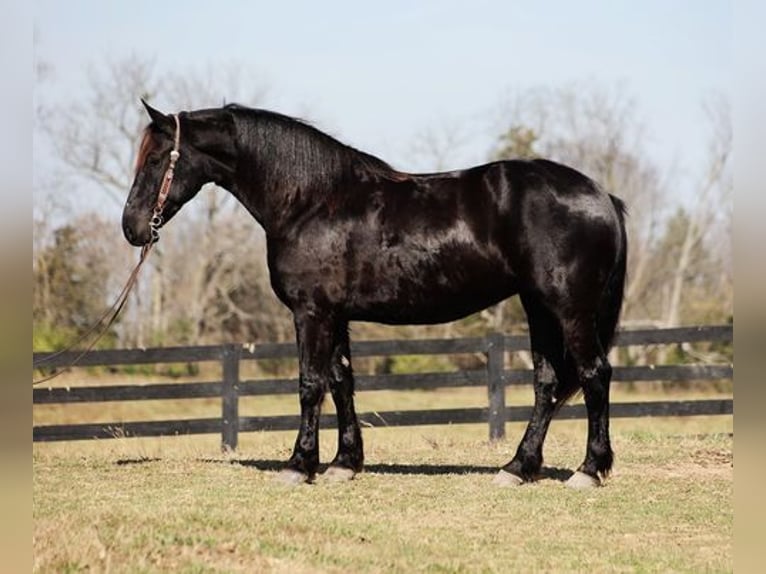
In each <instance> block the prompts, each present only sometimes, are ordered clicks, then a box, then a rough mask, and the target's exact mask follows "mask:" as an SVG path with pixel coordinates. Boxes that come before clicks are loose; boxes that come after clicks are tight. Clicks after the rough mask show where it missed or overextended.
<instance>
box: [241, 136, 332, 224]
mask: <svg viewBox="0 0 766 574" xmlns="http://www.w3.org/2000/svg"><path fill="white" fill-rule="evenodd" d="M238 143H239V145H238V149H239V150H240V156H239V158H238V162H237V163H238V169H237V176H236V178H235V181H234V183H233V185H232V186H230V187H228V189H229V191H230V192H231V193H232V194H233V195H234V196H235V197H236V198H237V199H238V200H239V202H240V203H242V205H244V207H245V208H246V209H247V210H248V211H249V212H250V213H251V214H252V215H253V217H255V219H256V220H257V221H258V222H259V223H260V224H261V226H262V227H263V228H264V229H265V230H266V233H267V235H268V234H277V235H282V234H284V232H285V226H288V225H290V224H291V222H293V221H294V220H295V218H296V217H299V216H300V214H301V213H304V212H306V211H308V210H312V209H314V208H315V207H316V205H317V204H318V203H320V202H321V203H324V202H326V200H327V197H328V195H329V194H331V193H334V192H335V191H336V190H337V188H338V181H339V177H340V171H341V165H342V164H341V160H340V159H338V157H339V156H340V154H338V157H335V158H334V157H333V154H332V152H331V153H329V154H328V160H327V161H326V162H324V163H322V164H321V165H320V166H312V165H310V164H309V163H308V162H307V158H306V155H305V154H306V151H305V149H301V148H300V147H299V146H291V145H290V143H289V142H281V145H276V146H273V147H271V148H269V150H268V157H264V154H263V149H264V147H263V144H262V143H261V142H253V141H241V142H238Z"/></svg>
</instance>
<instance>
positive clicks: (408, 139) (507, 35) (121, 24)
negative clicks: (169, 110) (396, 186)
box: [35, 0, 733, 196]
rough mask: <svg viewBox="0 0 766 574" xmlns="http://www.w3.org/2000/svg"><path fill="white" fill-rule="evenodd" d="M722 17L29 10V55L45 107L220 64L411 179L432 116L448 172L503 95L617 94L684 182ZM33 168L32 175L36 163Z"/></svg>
mask: <svg viewBox="0 0 766 574" xmlns="http://www.w3.org/2000/svg"><path fill="white" fill-rule="evenodd" d="M731 11H732V10H731V5H730V3H729V2H726V1H723V0H706V1H704V2H703V1H698V0H672V1H667V0H664V1H658V0H649V1H643V2H630V1H627V0H626V1H619V2H618V1H607V0H602V1H593V0H580V1H578V2H571V1H564V0H556V1H554V0H546V1H540V2H521V1H499V0H495V1H489V0H471V1H465V2H457V1H421V2H415V1H406V0H387V1H386V2H377V3H374V4H372V3H362V2H350V1H347V2H340V1H326V2H308V1H293V2H273V1H272V2H245V1H224V0H219V1H218V2H215V3H213V2H204V3H203V2H193V1H192V2H172V1H166V2H157V1H148V0H131V1H130V2H127V1H119V2H117V1H115V2H104V1H103V0H100V1H96V0H67V1H66V2H64V1H60V0H38V2H37V5H36V14H35V33H36V42H35V49H36V57H37V59H38V60H40V61H44V62H45V63H46V64H47V65H49V66H50V67H51V68H52V70H53V74H52V76H51V79H50V80H48V81H46V82H45V85H44V86H41V88H40V90H44V91H45V94H44V96H45V97H46V98H47V99H49V100H61V101H66V100H68V99H73V98H76V97H77V95H78V93H80V92H81V91H82V90H83V89H84V88H83V86H84V85H85V84H86V77H87V71H88V68H89V66H93V65H98V64H100V63H103V62H104V61H105V60H117V59H120V58H123V57H126V56H129V55H138V56H142V57H150V58H153V59H154V61H155V65H156V66H157V69H158V70H181V71H183V70H185V69H200V68H202V69H204V68H205V67H211V66H213V67H214V66H216V65H219V64H231V63H235V64H237V65H238V66H240V67H241V68H242V72H243V75H252V77H254V78H258V81H262V82H263V84H264V85H265V86H266V87H267V88H268V93H267V97H266V101H265V102H258V103H259V104H260V105H264V104H265V105H267V106H268V107H270V108H272V109H275V110H278V111H282V112H285V113H288V114H297V115H301V116H304V117H306V118H307V119H310V120H312V121H313V122H314V123H315V124H316V125H317V126H318V127H320V128H322V129H325V130H327V131H330V132H331V133H332V134H333V135H335V136H336V137H338V138H340V139H341V140H343V141H346V142H347V143H350V144H352V145H354V146H355V147H358V148H360V149H363V150H365V151H368V152H370V153H373V154H375V155H378V156H380V157H381V158H383V159H385V160H387V161H389V162H391V163H392V164H394V165H395V166H396V167H399V168H401V169H418V168H420V166H419V165H415V163H414V160H413V158H412V157H411V152H412V146H413V142H414V139H415V137H416V135H417V134H418V133H422V131H423V130H425V129H427V128H429V127H434V126H436V125H437V124H439V123H440V122H443V121H447V122H458V123H462V124H464V125H465V124H470V123H472V122H473V123H475V125H476V129H475V130H473V129H471V130H469V131H470V133H471V137H470V141H469V142H468V144H467V145H466V146H465V148H464V149H463V150H462V151H461V152H460V154H459V156H458V157H457V158H456V163H457V165H454V166H450V167H455V168H458V167H465V165H468V164H470V163H475V162H479V161H482V160H484V159H486V157H487V154H488V152H489V150H490V148H491V147H492V144H493V140H492V138H493V136H496V135H497V134H496V133H495V134H492V133H490V131H489V130H487V123H486V122H487V121H488V119H489V118H491V116H492V114H493V113H496V111H497V109H498V108H499V107H500V106H501V105H502V102H503V101H504V96H505V95H506V94H508V93H509V92H510V91H513V90H523V89H525V88H530V87H535V86H549V87H556V86H561V85H566V84H570V83H572V82H575V81H593V82H595V83H597V84H598V85H600V86H602V87H605V88H607V89H608V88H611V87H614V86H616V85H621V86H622V87H623V88H624V89H625V91H626V93H627V94H629V95H630V96H632V97H633V98H634V100H635V103H636V107H637V115H638V117H639V119H640V120H641V121H642V122H643V124H644V127H645V131H646V134H647V141H646V147H647V149H648V150H650V153H652V155H653V157H654V158H655V160H656V161H657V162H659V163H660V164H664V165H671V164H672V165H675V166H676V167H677V168H678V169H680V170H681V171H688V172H692V171H695V170H696V169H698V166H699V165H700V162H701V161H702V159H703V157H704V150H705V145H706V141H705V138H706V135H707V131H706V129H707V128H706V125H705V116H704V114H703V111H702V102H703V101H704V100H705V98H706V97H708V96H709V95H710V94H711V93H713V92H723V93H728V92H729V86H730V84H731V74H732V65H733V62H732V48H731V40H732V39H731V25H732V23H731V20H732V14H731ZM125 97H126V98H135V97H136V95H135V94H125ZM225 97H226V94H225V93H222V94H221V98H222V99H223V98H225ZM156 103H157V104H158V105H159V106H160V107H162V103H163V102H162V99H161V97H160V98H159V99H158V100H156ZM241 103H244V104H247V103H248V102H241ZM500 129H501V128H500V127H498V131H499V130H500ZM35 164H36V168H35V169H36V170H38V171H39V170H45V169H48V166H49V163H48V162H47V161H46V157H45V153H44V152H43V153H39V154H38V155H37V156H36V157H35ZM575 167H576V166H575ZM126 193H127V187H126ZM679 193H680V194H681V195H683V194H684V193H685V194H687V196H688V195H689V194H691V191H690V190H689V189H686V190H679Z"/></svg>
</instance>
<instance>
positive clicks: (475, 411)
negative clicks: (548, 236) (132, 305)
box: [33, 325, 734, 450]
mask: <svg viewBox="0 0 766 574" xmlns="http://www.w3.org/2000/svg"><path fill="white" fill-rule="evenodd" d="M732 338H733V327H732V326H731V325H720V326H719V325H714V326H710V325H708V326H701V327H681V328H674V329H647V330H634V331H623V332H621V333H619V335H618V337H617V341H616V343H615V345H616V346H618V347H625V346H632V345H658V344H682V343H692V342H700V341H703V342H708V341H709V342H719V343H728V342H731V341H732ZM528 349H529V342H528V339H527V337H526V336H525V335H514V336H504V335H501V334H490V335H488V336H486V337H474V338H460V339H418V340H391V341H361V342H357V343H354V344H352V347H351V353H352V356H354V357H373V356H395V355H454V354H469V353H482V354H484V355H485V356H486V367H485V368H484V369H477V370H470V371H459V372H452V373H412V374H397V375H373V376H366V375H358V376H357V377H356V388H357V391H372V390H407V389H437V388H445V387H470V386H482V387H486V388H487V397H488V405H487V407H486V408H466V409H432V410H407V411H386V412H372V413H361V414H359V418H360V421H361V422H362V424H364V425H367V426H411V425H438V424H458V423H485V424H488V426H489V436H490V438H491V439H500V438H503V437H504V436H505V424H506V422H510V421H523V420H527V419H528V418H529V417H530V415H531V411H532V409H531V407H521V406H506V394H505V390H506V387H507V386H509V385H522V384H530V383H531V382H532V371H531V370H528V369H505V353H507V352H509V353H513V352H518V351H521V350H528ZM74 357H75V353H74V352H72V353H63V354H60V355H55V356H54V355H53V354H51V353H35V354H34V360H35V362H37V361H40V360H45V361H46V362H45V364H46V368H61V367H66V366H67V365H69V364H70V362H71V361H72V360H73V358H74ZM295 357H296V351H295V346H294V345H293V344H288V343H280V344H262V345H244V346H240V345H218V346H197V347H171V348H153V349H124V350H102V351H91V352H88V353H86V354H85V355H84V356H83V357H82V358H81V359H80V360H79V362H78V365H80V366H114V365H140V364H162V363H196V362H204V361H208V362H209V361H217V362H220V363H221V365H222V377H221V380H220V381H215V382H193V383H172V384H130V385H109V386H88V387H53V386H51V387H48V388H35V389H34V391H33V403H34V404H35V405H42V404H54V403H98V402H105V401H141V400H156V399H192V398H206V397H207V398H209V397H220V398H221V417H220V418H205V419H183V420H161V421H135V422H114V423H94V424H69V425H39V426H34V427H33V440H34V441H36V442H37V441H63V440H83V439H91V438H114V437H125V436H161V435H182V434H209V433H221V440H222V446H223V448H225V449H229V450H233V449H235V448H236V447H237V441H238V435H239V433H240V432H251V431H264V430H292V429H297V427H298V421H299V419H298V416H292V415H283V416H240V413H239V398H240V397H246V396H260V395H277V394H285V393H295V392H296V390H297V383H296V380H295V379H259V380H248V379H244V380H243V379H242V378H241V377H240V363H241V362H242V361H248V360H259V359H260V360H262V359H280V358H295ZM733 373H734V366H733V364H684V365H648V366H633V367H619V366H618V367H615V368H614V370H613V379H612V380H613V382H614V383H617V384H619V383H624V382H637V381H688V380H719V379H731V378H733ZM732 413H733V400H732V399H716V400H672V401H653V402H621V403H612V405H611V407H610V414H611V416H613V417H644V416H693V415H728V414H732ZM585 416H586V414H585V408H584V406H583V405H567V406H565V407H563V408H562V409H561V411H560V412H559V414H558V418H563V419H577V418H585ZM334 424H335V420H334V417H332V416H323V417H322V425H323V427H328V426H333V425H334Z"/></svg>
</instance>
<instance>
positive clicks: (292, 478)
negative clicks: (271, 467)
mask: <svg viewBox="0 0 766 574" xmlns="http://www.w3.org/2000/svg"><path fill="white" fill-rule="evenodd" d="M274 480H275V481H276V482H279V483H280V484H285V485H287V486H295V485H297V484H303V483H304V482H311V481H310V480H309V477H308V475H306V474H304V473H302V472H299V471H297V470H293V469H291V468H286V469H284V470H280V471H279V473H278V474H277V476H276V477H275V479H274Z"/></svg>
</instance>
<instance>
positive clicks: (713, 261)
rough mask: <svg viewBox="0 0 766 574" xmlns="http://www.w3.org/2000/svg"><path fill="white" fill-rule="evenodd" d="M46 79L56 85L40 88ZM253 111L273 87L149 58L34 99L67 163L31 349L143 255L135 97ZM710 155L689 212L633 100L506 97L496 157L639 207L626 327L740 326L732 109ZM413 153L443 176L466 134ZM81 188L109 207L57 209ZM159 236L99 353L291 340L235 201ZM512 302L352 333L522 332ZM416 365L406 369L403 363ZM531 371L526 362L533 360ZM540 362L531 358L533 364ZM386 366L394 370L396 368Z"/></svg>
mask: <svg viewBox="0 0 766 574" xmlns="http://www.w3.org/2000/svg"><path fill="white" fill-rule="evenodd" d="M41 81H44V78H43V79H42V80H41ZM222 85H224V86H228V88H227V89H228V90H229V93H230V94H231V97H230V101H241V102H246V103H247V104H249V105H253V106H257V105H258V104H259V101H260V100H261V99H262V98H263V95H264V90H262V89H261V88H259V87H257V86H255V87H253V86H248V85H247V84H246V82H243V81H242V79H241V76H240V75H239V74H238V73H237V72H236V71H235V70H232V69H223V70H217V71H215V72H213V73H211V72H208V73H198V74H189V73H188V72H187V73H186V74H184V75H180V74H172V73H171V74H168V73H162V74H160V73H158V72H157V71H156V70H155V69H154V67H153V66H152V65H151V64H150V63H148V62H145V61H141V60H123V61H118V62H112V63H109V64H107V65H105V66H103V67H101V68H98V69H95V70H94V72H93V74H92V76H91V81H90V83H89V85H88V86H87V88H86V89H87V92H86V97H82V98H81V99H80V100H79V101H78V102H66V103H57V104H45V103H41V104H39V105H38V109H37V116H38V129H39V130H40V133H41V134H42V136H43V137H44V138H45V139H46V141H48V142H49V145H50V146H51V153H52V154H53V155H54V156H55V158H56V159H57V161H58V165H59V169H58V171H56V173H55V174H53V175H52V177H51V178H50V179H47V180H46V179H45V178H40V179H41V180H42V181H39V182H38V185H39V186H43V187H45V186H47V188H48V189H47V193H46V194H45V197H46V198H47V199H46V200H45V201H37V202H36V203H35V211H34V245H33V274H34V306H33V336H34V340H33V347H34V349H35V350H54V349H57V348H61V347H63V346H64V345H65V344H66V343H67V342H68V341H70V340H72V339H73V338H74V337H76V336H77V335H78V334H80V333H82V332H84V330H85V329H87V328H88V327H89V326H90V325H91V324H92V323H93V322H94V321H95V320H96V319H97V318H98V317H99V316H100V315H101V313H103V311H104V309H105V308H106V307H107V305H108V304H110V303H111V298H112V297H115V296H116V294H117V293H118V292H119V290H120V288H121V285H122V281H124V280H125V278H126V277H127V274H128V272H129V270H130V269H131V268H132V266H133V264H134V263H135V260H136V253H135V251H134V250H132V249H131V248H129V247H128V245H127V243H126V242H125V241H124V239H123V238H122V233H121V230H120V227H119V220H118V219H117V218H114V217H109V216H107V215H106V214H105V212H107V211H110V210H111V212H114V213H119V209H120V208H121V206H122V203H123V201H124V198H125V197H126V195H127V192H128V189H129V187H130V184H131V181H132V171H133V166H134V163H135V153H136V150H137V147H138V142H139V140H140V137H141V132H142V129H143V127H144V126H145V124H146V118H145V115H144V112H143V110H142V108H141V107H140V105H139V104H138V98H139V97H144V98H146V99H148V100H152V99H153V97H155V96H159V95H160V94H162V97H163V98H164V101H167V102H168V105H169V107H170V108H172V109H194V108H199V107H205V106H219V105H221V103H222V101H221V99H220V97H218V96H217V94H219V93H220V86H222ZM701 115H702V116H704V118H705V120H706V122H707V126H708V128H709V130H708V132H709V136H708V151H707V159H706V161H705V164H704V166H703V169H702V170H701V171H700V173H696V174H691V178H692V179H693V181H694V182H695V196H694V198H693V201H691V202H686V203H683V202H680V201H679V200H678V197H677V194H676V193H675V191H674V186H675V184H676V183H677V178H678V174H676V173H672V172H669V171H668V170H667V169H663V168H662V167H660V166H658V165H657V164H656V163H655V162H653V161H652V159H651V157H650V155H649V154H648V153H646V149H645V134H644V133H643V131H642V129H641V126H640V122H639V120H638V118H637V114H636V110H635V106H634V105H633V103H632V100H631V99H630V98H629V97H628V96H627V95H626V94H625V92H624V91H619V90H618V91H607V90H602V89H599V88H588V89H583V87H582V86H579V85H574V86H570V87H566V88H559V89H547V88H537V89H529V90H525V91H521V92H518V93H516V94H514V95H512V96H510V97H509V100H508V102H507V106H506V109H504V110H501V111H499V112H498V120H497V121H496V122H494V125H496V126H497V129H496V137H495V143H494V147H493V149H491V150H490V151H489V152H488V154H487V157H486V160H487V161H490V160H497V159H505V158H534V157H546V158H549V159H553V160H556V161H561V162H563V163H566V164H569V165H571V166H573V167H575V168H576V169H578V170H580V171H582V172H584V173H586V174H587V175H589V176H590V177H591V178H593V179H594V180H595V181H597V182H598V183H599V184H600V185H601V186H602V187H603V188H604V189H605V190H606V191H608V192H609V193H613V194H615V195H617V196H619V197H621V198H623V199H624V200H625V201H626V202H627V204H628V208H629V216H628V219H627V225H628V234H629V246H630V248H629V261H628V282H627V288H626V300H625V305H624V313H623V324H624V325H636V326H648V325H654V326H677V325H682V324H696V323H720V322H728V321H730V320H731V317H732V308H733V273H732V261H731V225H732V173H731V172H732V166H731V150H732V134H731V119H730V117H729V108H728V103H727V102H726V100H725V99H723V98H722V97H711V98H709V99H708V101H707V103H706V106H705V108H704V114H701ZM415 143H416V144H418V145H417V146H416V147H415V148H414V149H416V150H417V153H419V154H420V155H421V161H422V162H423V163H427V164H430V165H432V166H433V169H444V168H445V167H459V166H445V165H444V164H445V162H446V161H447V158H448V155H449V148H450V146H452V145H454V143H455V131H454V130H451V129H444V130H442V131H439V130H438V129H437V130H434V131H430V132H428V133H424V134H423V137H422V138H421V140H420V142H415ZM84 182H89V183H90V184H95V185H97V186H98V188H99V189H100V190H102V192H103V197H102V198H101V200H100V201H99V203H100V204H104V205H106V206H107V209H99V210H84V211H82V210H81V211H80V212H79V213H76V214H73V213H72V212H71V211H70V210H68V209H66V207H64V208H62V207H61V204H60V203H59V202H60V200H61V197H63V196H64V194H65V193H66V191H65V188H66V189H73V188H74V189H76V187H77V185H82V184H83V183H84ZM182 215H183V216H182V217H177V218H175V219H174V221H173V223H172V224H171V225H169V226H168V227H167V228H166V229H164V230H163V233H162V239H161V241H160V242H159V243H158V244H157V246H156V249H155V250H154V252H153V253H152V256H151V258H150V260H149V262H148V265H147V266H146V267H145V268H144V270H143V273H142V277H141V279H140V282H139V284H138V286H137V289H136V291H135V294H134V295H133V296H132V298H131V301H130V303H129V305H128V308H127V309H126V311H125V312H124V313H123V315H122V316H121V318H120V319H119V321H118V322H117V323H116V324H115V325H114V326H113V328H112V329H111V330H110V332H109V333H108V336H107V337H105V339H104V340H103V341H102V342H101V345H102V346H118V347H135V346H138V347H144V346H154V345H184V344H206V343H220V342H266V341H286V340H292V338H293V329H292V316H291V315H290V313H289V312H288V311H287V310H286V309H285V308H284V307H283V306H282V304H281V303H280V302H279V301H278V300H277V299H276V297H275V296H274V294H273V293H272V291H271V287H270V283H269V277H268V269H267V267H266V254H265V240H264V235H263V232H262V231H261V230H260V228H259V227H258V226H257V225H256V224H255V223H254V221H253V220H252V219H251V217H250V216H249V215H248V214H247V213H246V212H245V211H244V209H243V208H241V207H240V206H239V205H238V204H237V203H236V201H235V200H234V199H233V198H232V197H231V196H230V195H229V194H228V193H225V192H223V191H222V190H220V189H216V188H215V187H214V186H208V187H207V188H205V189H203V191H202V192H200V195H199V196H198V198H197V199H196V200H195V201H194V202H191V203H190V204H189V205H188V206H186V207H185V209H184V213H183V214H182ZM516 299H517V298H513V299H511V300H509V301H506V302H503V303H501V304H499V305H496V306H495V307H493V308H491V309H488V310H485V311H482V312H480V313H477V314H475V315H472V316H470V317H467V318H465V319H463V320H461V321H457V322H455V323H450V324H446V325H435V326H425V327H414V326H413V327H384V326H380V325H373V324H358V325H354V327H353V328H354V330H355V335H356V338H380V337H398V336H403V337H414V336H436V337H446V336H470V335H482V334H484V333H486V332H487V331H490V330H498V331H503V332H506V333H514V332H523V331H524V330H525V329H526V322H525V320H524V316H523V311H522V309H521V306H520V304H519V303H518V301H517V300H516ZM402 360H405V359H402ZM521 360H522V361H523V360H524V358H523V357H522V358H521ZM527 360H528V358H527ZM387 368H388V369H396V365H389V366H388V367H387Z"/></svg>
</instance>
